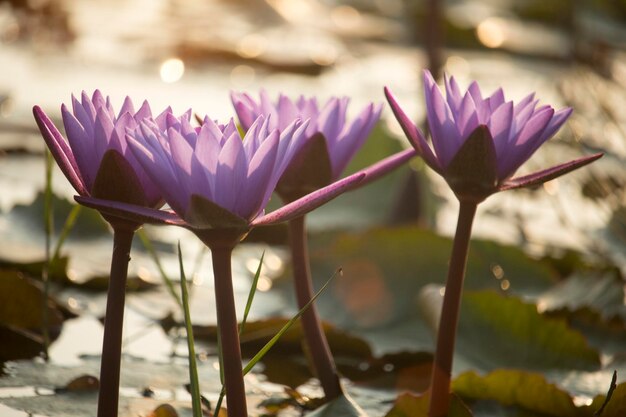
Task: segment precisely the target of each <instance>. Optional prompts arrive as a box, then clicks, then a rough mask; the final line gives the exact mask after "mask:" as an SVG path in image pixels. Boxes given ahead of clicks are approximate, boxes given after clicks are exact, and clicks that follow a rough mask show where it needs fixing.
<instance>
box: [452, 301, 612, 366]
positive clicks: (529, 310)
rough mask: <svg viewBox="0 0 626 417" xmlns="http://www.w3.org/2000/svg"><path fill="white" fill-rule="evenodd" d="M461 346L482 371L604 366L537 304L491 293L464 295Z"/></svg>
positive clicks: (584, 342) (574, 334)
mask: <svg viewBox="0 0 626 417" xmlns="http://www.w3.org/2000/svg"><path fill="white" fill-rule="evenodd" d="M457 346H458V352H459V353H460V354H462V355H463V356H464V357H465V358H469V359H470V360H471V361H472V363H474V364H479V365H480V367H481V369H488V370H489V369H494V368H496V367H512V368H524V369H536V370H547V369H580V370H597V369H598V368H599V367H600V357H599V353H598V351H597V350H595V349H593V348H592V347H590V346H589V344H588V343H587V340H586V339H585V338H584V337H583V336H582V334H580V333H579V332H577V331H575V330H572V329H571V328H569V327H568V325H567V323H566V322H565V321H564V320H562V319H555V318H549V317H546V316H544V315H541V314H539V313H538V312H537V308H536V306H535V305H534V304H527V303H524V302H523V301H522V300H520V299H518V298H515V297H506V296H503V295H500V294H497V293H495V292H492V291H481V292H467V293H465V294H464V296H463V300H462V306H461V314H460V320H459V331H458V340H457Z"/></svg>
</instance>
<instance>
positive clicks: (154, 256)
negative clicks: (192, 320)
mask: <svg viewBox="0 0 626 417" xmlns="http://www.w3.org/2000/svg"><path fill="white" fill-rule="evenodd" d="M137 235H138V236H139V239H140V240H141V244H142V245H143V247H144V248H146V250H147V251H148V253H149V254H150V257H151V258H152V260H153V261H154V264H155V265H156V267H157V269H158V270H159V274H160V275H161V279H163V282H164V283H165V286H166V287H167V290H168V291H169V293H170V295H171V296H172V298H174V300H175V301H176V304H178V305H179V306H180V307H183V305H182V304H181V302H180V297H179V296H178V293H177V292H176V288H174V283H172V280H171V279H170V277H168V276H167V273H166V272H165V269H163V265H161V261H160V260H159V256H158V255H157V253H156V250H155V249H154V245H152V242H151V241H150V239H149V238H148V236H146V232H145V230H143V229H139V230H138V231H137ZM178 256H179V257H180V244H179V248H178ZM180 262H181V267H182V260H181V261H180ZM186 288H187V287H185V289H186Z"/></svg>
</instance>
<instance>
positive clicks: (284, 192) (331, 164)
mask: <svg viewBox="0 0 626 417" xmlns="http://www.w3.org/2000/svg"><path fill="white" fill-rule="evenodd" d="M231 98H232V101H233V104H234V106H235V110H236V112H237V116H238V118H239V121H240V122H241V125H242V127H243V129H244V130H248V129H249V128H250V126H251V125H252V122H253V121H254V120H255V119H256V118H257V117H258V116H260V115H264V116H265V117H268V118H269V120H270V128H276V129H278V131H280V132H282V131H283V130H284V129H285V128H286V127H287V126H288V125H289V124H290V123H291V122H292V121H293V120H294V119H296V118H301V119H303V120H304V119H308V120H310V123H309V125H308V127H307V129H306V132H305V133H306V138H307V139H306V140H307V143H306V145H305V147H304V148H303V150H302V152H301V153H300V155H298V156H297V157H296V158H295V159H294V160H293V162H292V163H291V165H290V166H289V168H288V169H287V172H286V173H285V175H284V177H283V179H281V181H280V183H279V184H278V189H277V192H278V193H279V194H280V195H281V197H283V198H285V197H286V198H285V199H286V200H287V201H293V200H294V199H297V198H299V197H301V196H303V195H305V194H307V193H308V192H310V191H312V190H315V189H318V188H320V187H323V186H325V185H328V184H330V183H331V182H333V181H335V180H336V179H337V178H339V176H340V175H341V173H342V172H343V170H344V169H345V168H346V166H347V165H348V163H349V162H350V160H351V159H352V157H353V156H354V154H355V153H356V152H357V151H358V150H359V149H360V148H361V146H362V145H363V143H364V142H365V139H366V138H367V136H368V135H369V133H370V132H371V130H372V128H373V127H374V125H375V124H376V122H377V121H378V119H379V117H380V112H381V110H382V105H380V104H379V105H375V104H373V103H370V104H368V105H367V106H365V108H363V110H361V112H360V113H359V114H358V115H357V116H356V117H355V118H354V119H353V120H352V121H350V122H348V120H347V116H346V111H347V108H348V103H349V101H350V99H349V98H348V97H340V98H337V97H333V98H331V99H329V100H328V101H327V102H326V104H324V105H323V106H322V107H320V106H319V105H318V103H317V99H316V98H314V97H313V98H305V97H304V96H300V97H299V98H298V99H297V100H295V101H292V100H291V99H289V98H288V97H287V96H285V95H282V94H280V95H279V96H278V100H277V101H276V102H275V103H273V102H271V101H270V99H269V97H268V94H267V92H265V91H264V90H262V91H261V92H260V99H259V101H258V102H257V101H255V100H254V99H253V98H252V97H250V96H249V95H248V94H245V93H232V94H231Z"/></svg>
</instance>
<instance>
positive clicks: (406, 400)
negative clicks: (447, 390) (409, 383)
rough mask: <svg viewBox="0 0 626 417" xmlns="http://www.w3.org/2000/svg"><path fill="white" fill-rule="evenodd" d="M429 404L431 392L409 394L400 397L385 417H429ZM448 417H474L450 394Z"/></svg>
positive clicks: (457, 398) (459, 400)
mask: <svg viewBox="0 0 626 417" xmlns="http://www.w3.org/2000/svg"><path fill="white" fill-rule="evenodd" d="M429 403H430V393H429V392H426V393H424V394H421V395H415V394H411V393H408V392H407V393H405V394H401V395H399V396H398V398H397V399H396V402H395V404H394V405H393V408H392V409H391V410H390V411H389V413H387V414H386V415H385V417H427V416H428V405H429ZM448 417H472V413H471V412H470V410H469V409H468V408H467V406H466V405H465V404H463V401H461V399H460V398H459V397H457V396H456V395H454V394H450V410H449V412H448Z"/></svg>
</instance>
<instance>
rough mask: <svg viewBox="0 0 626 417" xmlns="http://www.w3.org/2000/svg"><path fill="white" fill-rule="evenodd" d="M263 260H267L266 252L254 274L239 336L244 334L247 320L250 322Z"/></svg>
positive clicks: (262, 255)
mask: <svg viewBox="0 0 626 417" xmlns="http://www.w3.org/2000/svg"><path fill="white" fill-rule="evenodd" d="M263 258H265V251H263V253H262V254H261V259H260V260H259V266H258V267H257V269H256V272H255V273H254V278H253V279H252V286H251V287H250V292H249V293H248V301H246V308H245V310H244V311H243V319H241V324H239V336H241V334H242V333H243V328H244V327H245V325H246V320H248V313H250V307H252V300H254V294H256V286H257V284H258V283H259V277H260V276H261V268H262V267H263Z"/></svg>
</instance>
